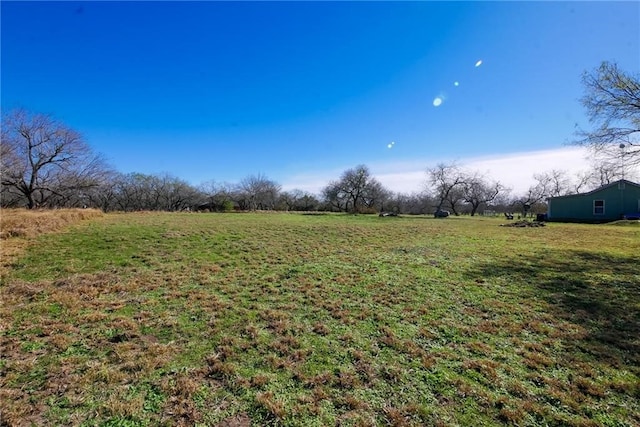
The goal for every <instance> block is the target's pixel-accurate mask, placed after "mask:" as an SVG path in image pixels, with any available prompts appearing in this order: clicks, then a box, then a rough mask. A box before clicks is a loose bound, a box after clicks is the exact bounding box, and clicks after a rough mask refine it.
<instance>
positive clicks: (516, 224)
mask: <svg viewBox="0 0 640 427" xmlns="http://www.w3.org/2000/svg"><path fill="white" fill-rule="evenodd" d="M545 225H546V224H545V223H544V222H538V221H516V222H511V223H509V224H500V227H522V228H524V227H544V226H545Z"/></svg>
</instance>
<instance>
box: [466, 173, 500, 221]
mask: <svg viewBox="0 0 640 427" xmlns="http://www.w3.org/2000/svg"><path fill="white" fill-rule="evenodd" d="M503 190H504V186H503V185H502V184H500V182H489V181H487V180H485V179H484V178H482V177H481V176H478V175H477V174H476V175H473V176H470V177H469V178H468V179H467V180H466V181H465V183H464V184H463V193H462V197H463V199H464V201H465V202H467V203H468V204H469V205H470V206H471V216H474V215H475V214H476V212H477V211H478V208H480V206H482V205H486V204H487V203H489V202H491V201H493V200H495V198H496V197H497V196H498V194H500V192H501V191H503Z"/></svg>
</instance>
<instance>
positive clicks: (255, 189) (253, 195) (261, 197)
mask: <svg viewBox="0 0 640 427" xmlns="http://www.w3.org/2000/svg"><path fill="white" fill-rule="evenodd" d="M280 188H281V186H280V184H278V183H276V182H275V181H271V180H270V179H268V178H267V177H266V176H264V175H262V174H258V175H250V176H248V177H246V178H244V179H243V180H242V181H240V184H239V185H238V195H239V197H240V198H241V204H242V205H243V206H246V208H247V209H250V210H256V209H260V210H272V209H275V206H276V201H277V200H278V195H279V193H280Z"/></svg>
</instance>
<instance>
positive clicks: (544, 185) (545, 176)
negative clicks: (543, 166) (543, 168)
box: [533, 169, 574, 198]
mask: <svg viewBox="0 0 640 427" xmlns="http://www.w3.org/2000/svg"><path fill="white" fill-rule="evenodd" d="M533 177H534V179H535V180H536V182H537V185H539V187H538V188H539V189H540V191H542V192H543V193H544V194H542V197H543V198H546V197H558V196H566V195H568V194H572V193H573V192H574V191H573V189H572V188H573V187H572V182H571V177H570V176H569V174H568V173H567V171H564V170H558V169H552V170H550V171H547V172H542V173H539V174H535V175H534V176H533Z"/></svg>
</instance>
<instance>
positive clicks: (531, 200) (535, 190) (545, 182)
mask: <svg viewBox="0 0 640 427" xmlns="http://www.w3.org/2000/svg"><path fill="white" fill-rule="evenodd" d="M533 177H534V179H535V184H533V185H531V186H530V187H529V189H528V190H527V191H526V192H525V193H523V194H521V195H520V196H519V197H516V198H514V199H513V201H512V205H513V206H514V208H516V209H519V210H520V212H521V213H522V216H523V217H526V216H527V214H529V213H533V212H534V211H537V210H540V209H541V205H542V204H544V201H545V199H546V198H547V197H551V194H552V192H553V191H554V181H553V178H552V174H550V173H539V174H534V176H533Z"/></svg>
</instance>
